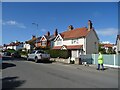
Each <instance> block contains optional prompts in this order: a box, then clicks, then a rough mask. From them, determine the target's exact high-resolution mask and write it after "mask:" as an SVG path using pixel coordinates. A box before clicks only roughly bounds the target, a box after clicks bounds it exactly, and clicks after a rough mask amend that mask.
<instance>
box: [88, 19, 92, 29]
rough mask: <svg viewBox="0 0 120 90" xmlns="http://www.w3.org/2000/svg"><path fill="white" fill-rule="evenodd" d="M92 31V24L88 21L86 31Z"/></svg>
mask: <svg viewBox="0 0 120 90" xmlns="http://www.w3.org/2000/svg"><path fill="white" fill-rule="evenodd" d="M91 29H92V22H91V20H88V31H90V30H91Z"/></svg>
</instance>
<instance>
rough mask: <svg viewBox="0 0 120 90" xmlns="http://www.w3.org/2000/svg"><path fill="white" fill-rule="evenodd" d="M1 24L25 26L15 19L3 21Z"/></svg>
mask: <svg viewBox="0 0 120 90" xmlns="http://www.w3.org/2000/svg"><path fill="white" fill-rule="evenodd" d="M2 24H3V25H10V26H16V27H19V28H23V29H25V28H26V26H25V25H24V24H22V23H19V22H17V21H15V20H9V21H3V22H2Z"/></svg>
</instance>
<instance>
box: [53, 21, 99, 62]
mask: <svg viewBox="0 0 120 90" xmlns="http://www.w3.org/2000/svg"><path fill="white" fill-rule="evenodd" d="M98 43H99V38H98V36H97V34H96V32H95V30H94V28H93V27H92V22H91V21H90V20H89V21H88V28H87V27H82V28H75V29H74V27H73V26H72V25H70V26H68V30H67V31H65V32H62V33H60V34H58V35H57V36H56V38H55V39H54V47H53V49H61V50H68V51H69V52H70V54H71V55H70V57H71V58H72V59H73V60H75V58H78V57H79V55H80V54H85V55H86V54H93V53H98Z"/></svg>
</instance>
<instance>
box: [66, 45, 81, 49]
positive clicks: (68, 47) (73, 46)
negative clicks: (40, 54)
mask: <svg viewBox="0 0 120 90" xmlns="http://www.w3.org/2000/svg"><path fill="white" fill-rule="evenodd" d="M82 46H83V45H72V46H66V48H67V49H80V48H81V47H82Z"/></svg>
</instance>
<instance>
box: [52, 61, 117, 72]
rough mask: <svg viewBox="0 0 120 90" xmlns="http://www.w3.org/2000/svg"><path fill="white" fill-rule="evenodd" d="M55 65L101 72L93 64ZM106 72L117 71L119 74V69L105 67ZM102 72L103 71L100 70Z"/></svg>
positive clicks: (59, 63) (60, 63)
mask: <svg viewBox="0 0 120 90" xmlns="http://www.w3.org/2000/svg"><path fill="white" fill-rule="evenodd" d="M53 63H54V64H58V65H63V66H68V67H72V68H75V69H79V70H84V71H99V70H97V65H95V64H91V65H86V66H85V65H76V64H68V63H62V62H53ZM104 69H105V70H104V71H105V72H106V71H107V72H108V71H110V72H111V71H115V72H118V68H113V67H107V66H104ZM100 71H102V70H100Z"/></svg>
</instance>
